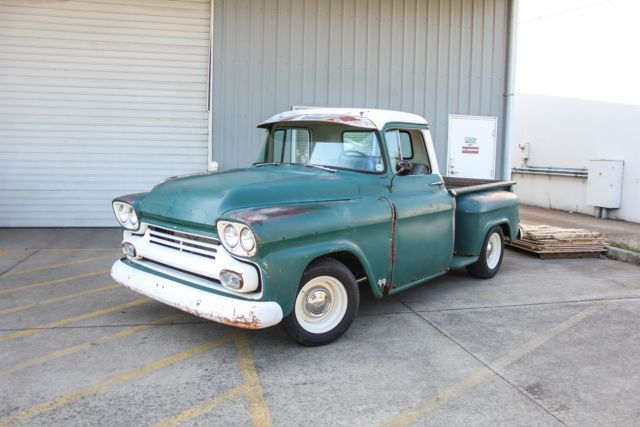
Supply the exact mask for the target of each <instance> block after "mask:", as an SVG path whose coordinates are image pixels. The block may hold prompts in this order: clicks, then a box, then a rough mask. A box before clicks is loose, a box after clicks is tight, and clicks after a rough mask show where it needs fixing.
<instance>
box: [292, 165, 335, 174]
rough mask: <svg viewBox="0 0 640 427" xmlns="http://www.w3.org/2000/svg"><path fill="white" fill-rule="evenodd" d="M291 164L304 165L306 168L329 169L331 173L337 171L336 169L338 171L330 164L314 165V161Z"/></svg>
mask: <svg viewBox="0 0 640 427" xmlns="http://www.w3.org/2000/svg"><path fill="white" fill-rule="evenodd" d="M290 164H292V165H295V166H304V167H305V168H316V169H322V170H323V171H327V172H331V173H335V171H336V169H333V168H330V167H328V166H322V165H314V164H313V163H290Z"/></svg>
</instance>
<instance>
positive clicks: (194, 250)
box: [147, 225, 220, 259]
mask: <svg viewBox="0 0 640 427" xmlns="http://www.w3.org/2000/svg"><path fill="white" fill-rule="evenodd" d="M147 233H148V234H149V243H151V244H154V245H159V246H164V247H165V248H169V249H174V250H177V251H180V252H185V253H189V254H193V255H198V256H201V257H205V258H210V259H216V253H217V252H218V250H217V247H218V246H220V241H219V240H217V239H214V238H212V237H205V236H200V235H197V234H190V233H183V232H180V231H175V230H169V229H167V228H163V227H158V226H155V225H150V226H149V228H148V231H147Z"/></svg>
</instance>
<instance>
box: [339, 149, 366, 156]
mask: <svg viewBox="0 0 640 427" xmlns="http://www.w3.org/2000/svg"><path fill="white" fill-rule="evenodd" d="M342 155H343V156H347V157H367V158H368V157H369V156H368V155H367V154H366V153H363V152H362V151H358V150H344V151H343V152H342Z"/></svg>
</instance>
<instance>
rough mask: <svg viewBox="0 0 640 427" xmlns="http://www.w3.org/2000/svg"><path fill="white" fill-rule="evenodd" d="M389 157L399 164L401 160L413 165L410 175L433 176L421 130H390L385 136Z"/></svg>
mask: <svg viewBox="0 0 640 427" xmlns="http://www.w3.org/2000/svg"><path fill="white" fill-rule="evenodd" d="M385 137H386V140H387V149H388V150H389V155H390V156H392V158H394V159H395V160H394V162H395V163H397V162H398V161H399V160H400V158H402V160H409V161H410V162H411V165H412V169H411V173H410V175H429V174H431V162H430V161H429V156H428V154H427V148H426V144H425V141H424V138H423V136H422V131H421V130H420V129H403V130H390V131H388V132H387V133H386V134H385Z"/></svg>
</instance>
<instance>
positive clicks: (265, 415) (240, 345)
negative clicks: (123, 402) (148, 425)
mask: <svg viewBox="0 0 640 427" xmlns="http://www.w3.org/2000/svg"><path fill="white" fill-rule="evenodd" d="M235 343H236V348H237V350H238V356H239V362H240V371H241V372H242V378H243V383H242V384H241V385H239V386H237V387H234V388H232V389H231V390H228V391H226V392H224V393H222V394H220V395H218V396H216V397H214V398H213V399H211V400H208V401H206V402H204V403H201V404H199V405H196V406H194V407H191V408H188V409H186V410H184V411H182V412H181V413H179V414H178V415H176V416H174V417H171V418H168V419H166V420H163V421H161V422H159V423H157V424H155V425H154V427H173V426H178V425H181V424H183V423H185V422H187V421H190V420H192V419H194V418H196V417H199V416H201V415H204V414H206V413H208V412H211V411H213V410H214V409H216V408H217V407H218V406H220V405H222V404H223V403H226V402H229V401H231V400H234V399H236V398H237V397H240V396H245V397H246V398H247V401H248V403H249V411H250V412H251V422H252V424H253V425H254V426H260V427H263V426H264V427H269V426H271V415H270V414H269V409H268V408H267V405H266V404H265V401H264V394H263V392H262V386H261V385H260V379H259V378H258V373H257V372H256V365H255V361H254V359H253V355H252V354H251V347H250V346H249V341H247V337H246V336H245V335H244V334H243V333H237V334H236V335H235Z"/></svg>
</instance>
